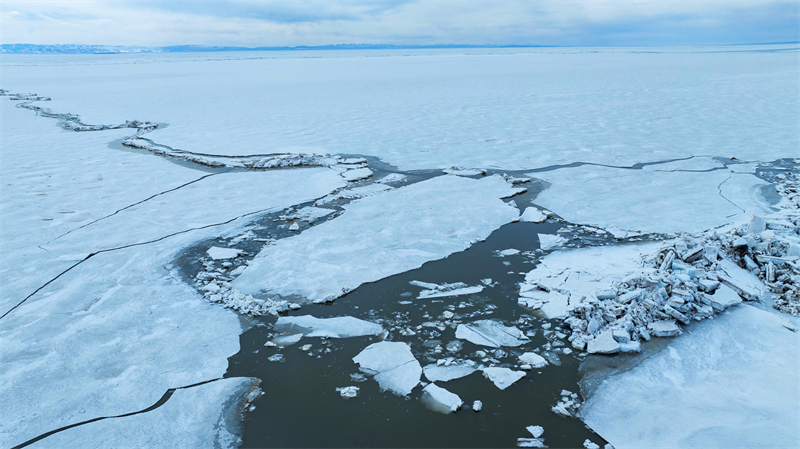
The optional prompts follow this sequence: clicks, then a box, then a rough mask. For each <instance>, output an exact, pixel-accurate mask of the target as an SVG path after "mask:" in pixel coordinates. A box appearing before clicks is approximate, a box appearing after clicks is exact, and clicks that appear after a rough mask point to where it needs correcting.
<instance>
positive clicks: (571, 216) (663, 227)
mask: <svg viewBox="0 0 800 449" xmlns="http://www.w3.org/2000/svg"><path fill="white" fill-rule="evenodd" d="M530 175H531V176H535V177H537V178H540V179H544V180H545V181H547V182H550V183H552V186H551V187H550V188H548V189H546V190H545V191H544V192H542V193H541V194H539V196H538V197H536V204H538V205H541V206H543V207H546V208H548V209H550V210H553V211H556V212H557V213H558V214H559V215H560V216H561V217H563V218H564V219H566V220H567V221H570V222H572V223H579V224H590V225H595V226H599V227H601V228H611V227H617V228H619V229H622V230H626V231H644V232H657V233H667V232H678V231H684V232H694V231H703V230H706V229H710V228H713V227H716V226H721V225H724V224H727V223H739V222H744V221H746V220H749V219H750V216H751V214H754V213H755V214H761V213H764V212H765V211H769V210H771V209H770V206H769V205H768V204H767V203H766V201H765V200H764V199H763V197H762V196H761V194H760V191H759V189H760V187H762V186H765V185H767V182H765V181H763V180H761V179H759V178H757V177H755V176H754V175H751V174H736V173H733V172H732V171H731V170H727V169H726V170H714V171H710V172H688V171H674V172H662V171H644V170H632V169H621V168H611V167H597V166H587V165H584V166H580V167H572V168H560V169H558V170H552V171H548V172H542V173H531V174H530Z"/></svg>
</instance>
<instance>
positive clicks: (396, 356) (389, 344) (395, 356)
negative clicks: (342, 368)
mask: <svg viewBox="0 0 800 449" xmlns="http://www.w3.org/2000/svg"><path fill="white" fill-rule="evenodd" d="M353 361H354V362H355V363H357V364H358V365H359V367H360V369H361V370H362V371H364V372H367V373H369V374H375V380H376V381H377V382H378V385H380V386H381V388H382V389H384V390H389V391H391V392H392V393H394V394H396V395H398V396H405V395H407V394H409V393H411V390H413V389H414V387H416V386H417V384H419V378H420V376H421V375H422V366H420V364H419V362H418V361H417V359H416V358H414V354H412V353H411V348H410V347H409V345H408V344H407V343H402V342H394V341H382V342H378V343H373V344H371V345H369V346H367V347H366V349H364V350H363V351H361V352H360V353H358V355H357V356H355V357H353Z"/></svg>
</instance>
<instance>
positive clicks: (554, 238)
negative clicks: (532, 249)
mask: <svg viewBox="0 0 800 449" xmlns="http://www.w3.org/2000/svg"><path fill="white" fill-rule="evenodd" d="M537 236H538V237H539V248H541V249H542V250H544V251H549V250H551V249H553V248H555V247H557V246H561V245H563V244H564V243H565V242H566V241H567V239H565V238H564V237H561V236H560V235H552V234H537Z"/></svg>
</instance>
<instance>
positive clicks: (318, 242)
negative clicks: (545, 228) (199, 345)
mask: <svg viewBox="0 0 800 449" xmlns="http://www.w3.org/2000/svg"><path fill="white" fill-rule="evenodd" d="M509 191H511V185H510V184H509V183H507V182H506V181H505V180H503V179H502V178H500V177H494V176H493V177H488V178H484V179H480V180H475V179H469V178H463V177H459V176H450V175H445V176H439V177H437V178H433V179H430V180H427V181H422V182H419V183H417V184H413V185H410V186H406V187H399V188H397V189H394V190H392V191H389V192H385V193H382V194H379V195H375V196H370V197H367V198H363V199H361V200H359V201H357V202H355V203H351V204H348V205H347V206H345V212H344V213H343V214H342V215H341V216H339V217H337V218H335V219H333V220H330V221H327V222H325V223H323V224H321V225H319V226H316V227H313V228H311V229H308V230H306V231H305V232H303V233H302V234H301V235H299V236H296V237H291V238H287V239H283V240H280V241H278V242H277V243H276V244H274V245H270V246H268V247H265V248H264V249H263V250H262V251H261V252H260V253H259V254H258V256H257V257H256V258H255V259H253V261H252V262H251V264H250V266H248V267H247V269H246V270H245V271H244V273H242V274H241V275H240V276H239V277H238V278H237V279H236V280H235V281H234V282H233V285H234V286H235V287H236V288H238V289H239V290H240V291H241V292H243V293H248V294H254V293H257V292H259V291H261V292H266V293H268V294H279V295H281V296H289V295H298V296H300V297H303V298H306V299H307V300H310V301H316V302H320V301H330V300H333V299H335V298H337V297H339V296H341V295H343V294H344V293H347V292H348V291H351V290H353V289H354V288H356V287H358V286H359V285H361V284H362V283H364V282H372V281H377V280H378V279H382V278H384V277H386V276H390V275H393V274H397V273H402V272H404V271H408V270H410V269H413V268H417V267H419V266H421V265H422V264H423V263H425V262H427V261H429V260H435V259H440V258H443V257H446V256H448V255H449V254H451V253H453V252H456V251H461V250H464V249H466V248H468V247H469V246H470V245H471V244H472V242H474V241H476V240H477V239H480V238H486V237H487V236H488V235H489V234H490V233H491V232H492V231H494V230H495V229H496V228H498V227H500V226H502V225H503V224H506V223H508V222H510V221H511V220H513V219H515V218H516V217H517V216H518V213H519V212H518V211H517V209H516V208H514V207H512V206H509V205H508V204H506V203H504V202H503V201H501V200H500V198H501V197H503V196H504V195H507V194H508V192H509Z"/></svg>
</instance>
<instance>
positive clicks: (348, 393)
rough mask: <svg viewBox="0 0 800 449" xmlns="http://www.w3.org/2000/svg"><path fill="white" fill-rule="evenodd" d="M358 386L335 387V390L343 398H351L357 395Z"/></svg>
mask: <svg viewBox="0 0 800 449" xmlns="http://www.w3.org/2000/svg"><path fill="white" fill-rule="evenodd" d="M358 390H359V388H358V387H354V386H350V387H339V388H336V391H338V392H339V395H340V396H341V397H343V398H345V399H351V398H354V397H356V396H357V395H358Z"/></svg>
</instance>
